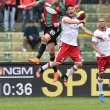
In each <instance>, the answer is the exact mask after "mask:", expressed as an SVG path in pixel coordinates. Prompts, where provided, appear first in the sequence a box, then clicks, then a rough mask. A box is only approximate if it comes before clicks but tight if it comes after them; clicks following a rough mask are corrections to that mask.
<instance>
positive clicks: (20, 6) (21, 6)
mask: <svg viewBox="0 0 110 110" xmlns="http://www.w3.org/2000/svg"><path fill="white" fill-rule="evenodd" d="M18 8H21V9H23V8H26V6H25V5H19V6H18Z"/></svg>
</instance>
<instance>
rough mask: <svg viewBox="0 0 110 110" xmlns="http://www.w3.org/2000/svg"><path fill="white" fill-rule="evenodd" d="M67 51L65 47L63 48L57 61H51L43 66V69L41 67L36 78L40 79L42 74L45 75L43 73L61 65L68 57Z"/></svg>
mask: <svg viewBox="0 0 110 110" xmlns="http://www.w3.org/2000/svg"><path fill="white" fill-rule="evenodd" d="M65 50H67V49H66V48H65V47H64V46H61V48H60V50H59V52H58V54H57V56H56V58H55V61H53V62H52V61H51V62H48V63H47V64H45V65H43V66H42V67H39V69H38V71H37V72H36V77H37V78H39V77H40V76H41V74H42V73H43V71H45V70H46V69H48V68H52V67H55V66H58V65H59V64H61V63H62V62H63V61H64V60H65V59H66V58H67V57H68V52H66V51H65Z"/></svg>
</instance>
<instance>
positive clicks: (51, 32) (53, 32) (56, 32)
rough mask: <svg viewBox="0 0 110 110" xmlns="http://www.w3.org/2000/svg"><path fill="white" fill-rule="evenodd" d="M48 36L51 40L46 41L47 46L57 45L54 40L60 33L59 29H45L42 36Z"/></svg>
mask: <svg viewBox="0 0 110 110" xmlns="http://www.w3.org/2000/svg"><path fill="white" fill-rule="evenodd" d="M46 33H47V34H49V35H50V36H51V40H50V41H48V43H47V44H49V43H51V42H54V43H55V45H57V41H56V38H57V37H58V36H59V34H60V33H61V28H59V29H58V28H57V27H53V26H52V27H46V28H45V30H44V34H46Z"/></svg>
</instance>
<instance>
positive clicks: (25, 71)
mask: <svg viewBox="0 0 110 110" xmlns="http://www.w3.org/2000/svg"><path fill="white" fill-rule="evenodd" d="M0 75H2V76H16V75H17V76H32V75H33V68H32V67H0Z"/></svg>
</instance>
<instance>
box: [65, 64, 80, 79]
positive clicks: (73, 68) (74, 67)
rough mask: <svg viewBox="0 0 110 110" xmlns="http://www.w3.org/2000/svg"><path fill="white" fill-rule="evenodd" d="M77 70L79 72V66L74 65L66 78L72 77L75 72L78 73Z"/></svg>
mask: <svg viewBox="0 0 110 110" xmlns="http://www.w3.org/2000/svg"><path fill="white" fill-rule="evenodd" d="M77 70H78V68H77V66H76V65H74V66H73V67H72V68H71V69H70V70H69V71H68V72H67V73H66V76H67V77H68V76H70V75H72V74H73V73H74V72H75V71H77Z"/></svg>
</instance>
